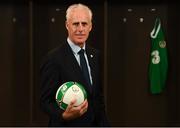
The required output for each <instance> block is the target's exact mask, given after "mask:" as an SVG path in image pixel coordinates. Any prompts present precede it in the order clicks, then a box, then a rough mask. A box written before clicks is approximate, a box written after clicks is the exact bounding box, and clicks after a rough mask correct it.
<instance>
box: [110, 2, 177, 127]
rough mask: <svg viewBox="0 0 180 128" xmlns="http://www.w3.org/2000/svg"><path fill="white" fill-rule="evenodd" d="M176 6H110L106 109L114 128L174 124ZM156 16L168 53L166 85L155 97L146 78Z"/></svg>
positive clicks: (175, 107) (175, 123)
mask: <svg viewBox="0 0 180 128" xmlns="http://www.w3.org/2000/svg"><path fill="white" fill-rule="evenodd" d="M154 9H155V10H154ZM176 9H177V7H176V6H175V5H168V4H160V5H156V4H154V5H153V4H152V5H149V4H148V5H147V4H138V5H136V4H133V5H131V4H128V5H117V4H111V6H109V8H108V16H109V17H108V50H107V52H108V53H107V55H108V57H107V58H108V61H107V62H108V64H107V65H108V73H107V78H108V84H107V85H108V86H107V90H108V91H107V92H108V93H107V102H108V108H107V110H108V112H109V116H110V118H111V119H112V122H113V124H114V126H174V125H175V126H176V125H177V124H179V123H178V122H179V120H178V118H177V117H179V115H178V114H177V111H178V110H179V108H178V105H177V103H178V102H179V101H178V98H177V97H178V92H179V90H178V89H177V87H178V81H177V80H178V78H177V74H178V72H179V71H178V70H177V69H178V59H177V58H178V56H177V55H178V47H177V43H178V41H177V40H178V35H177V33H178V31H177V29H176V27H178V26H179V25H178V21H179V18H178V16H177V15H175V14H176V12H175V10H176ZM152 10H154V11H152ZM156 17H160V18H161V21H162V26H163V30H164V33H165V37H166V40H167V47H168V52H169V72H168V79H167V88H166V90H165V91H164V92H163V93H162V94H160V95H152V94H151V93H150V90H149V88H150V87H149V85H148V76H147V74H148V64H149V53H150V45H151V41H150V32H151V31H152V29H153V27H154V22H155V18H156ZM140 18H143V22H141V21H140ZM124 19H126V22H124ZM117 55H119V56H118V57H117ZM113 56H115V57H113ZM117 74H118V75H117ZM112 92H113V93H112ZM112 98H114V99H116V100H112ZM115 113H118V114H115Z"/></svg>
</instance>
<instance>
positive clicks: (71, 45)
mask: <svg viewBox="0 0 180 128" xmlns="http://www.w3.org/2000/svg"><path fill="white" fill-rule="evenodd" d="M67 42H68V44H69V45H70V47H71V49H72V51H73V53H74V54H78V52H79V51H80V50H81V48H80V47H79V46H78V45H76V44H75V43H73V42H72V41H71V40H70V39H69V38H67ZM82 49H84V50H85V45H84V46H83V48H82Z"/></svg>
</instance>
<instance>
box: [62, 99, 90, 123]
mask: <svg viewBox="0 0 180 128" xmlns="http://www.w3.org/2000/svg"><path fill="white" fill-rule="evenodd" d="M75 102H76V100H73V101H71V103H70V104H69V105H68V107H67V109H66V110H65V111H64V112H63V114H62V117H63V119H64V120H73V119H76V118H78V117H80V116H82V115H83V114H84V113H86V111H87V109H88V101H87V99H86V100H85V101H84V102H83V103H82V104H81V105H79V106H77V107H75V106H74V104H75Z"/></svg>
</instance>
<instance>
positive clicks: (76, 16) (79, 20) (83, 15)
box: [66, 8, 92, 47]
mask: <svg viewBox="0 0 180 128" xmlns="http://www.w3.org/2000/svg"><path fill="white" fill-rule="evenodd" d="M66 28H67V30H68V36H69V38H70V40H71V41H73V42H74V43H75V44H76V45H79V46H80V47H83V45H84V43H85V41H86V40H87V38H88V36H89V32H90V31H91V28H92V23H91V19H90V16H89V14H88V11H87V10H83V9H79V8H76V9H74V11H73V12H72V13H71V15H70V18H69V19H68V20H67V21H66Z"/></svg>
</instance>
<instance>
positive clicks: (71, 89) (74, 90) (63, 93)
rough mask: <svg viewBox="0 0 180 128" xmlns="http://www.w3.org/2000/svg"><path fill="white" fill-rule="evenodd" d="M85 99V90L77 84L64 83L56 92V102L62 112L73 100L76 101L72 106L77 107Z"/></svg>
mask: <svg viewBox="0 0 180 128" xmlns="http://www.w3.org/2000/svg"><path fill="white" fill-rule="evenodd" d="M86 98H87V93H86V90H85V89H84V87H83V86H82V85H81V84H79V83H77V82H72V81H69V82H66V83H64V84H62V85H61V86H60V87H59V88H58V90H57V92H56V102H57V104H58V106H59V107H60V108H61V109H63V110H65V109H66V108H67V106H68V105H69V104H70V102H71V101H72V100H73V99H76V102H75V104H74V106H79V105H80V104H82V103H83V101H84V100H85V99H86Z"/></svg>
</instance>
